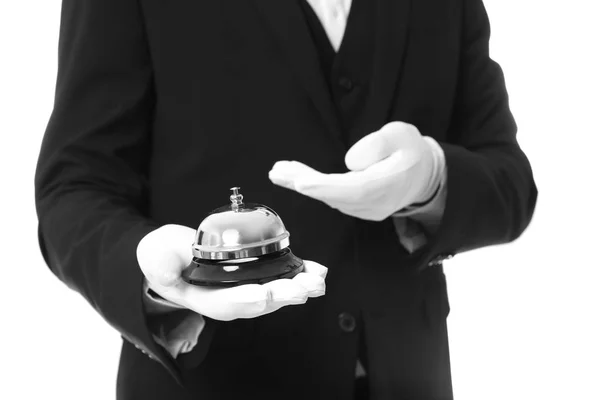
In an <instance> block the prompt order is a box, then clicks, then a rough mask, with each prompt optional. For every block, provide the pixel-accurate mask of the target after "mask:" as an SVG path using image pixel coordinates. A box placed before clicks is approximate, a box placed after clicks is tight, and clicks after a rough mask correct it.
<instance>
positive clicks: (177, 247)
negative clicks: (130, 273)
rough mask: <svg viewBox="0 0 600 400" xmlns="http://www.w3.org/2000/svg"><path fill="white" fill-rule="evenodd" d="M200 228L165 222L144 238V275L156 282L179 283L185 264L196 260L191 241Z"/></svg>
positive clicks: (140, 258)
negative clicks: (196, 229) (195, 228)
mask: <svg viewBox="0 0 600 400" xmlns="http://www.w3.org/2000/svg"><path fill="white" fill-rule="evenodd" d="M195 235H196V231H195V230H194V229H191V228H188V227H186V226H181V225H165V226H163V227H161V228H159V229H157V230H155V231H153V232H150V233H149V234H148V235H147V236H146V237H144V238H143V239H142V241H140V244H139V245H138V248H137V258H138V262H139V264H140V267H141V269H142V271H143V272H144V275H145V276H146V277H147V278H148V280H149V281H151V282H152V283H154V284H158V285H160V286H164V287H170V286H173V285H175V284H177V283H178V281H179V279H180V277H181V271H182V270H183V268H185V267H186V266H188V265H189V263H190V261H191V260H192V256H193V255H192V251H191V247H190V244H191V243H193V241H194V237H195Z"/></svg>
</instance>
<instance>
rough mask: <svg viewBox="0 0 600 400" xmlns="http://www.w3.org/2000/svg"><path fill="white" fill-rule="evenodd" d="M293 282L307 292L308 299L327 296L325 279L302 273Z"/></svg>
mask: <svg viewBox="0 0 600 400" xmlns="http://www.w3.org/2000/svg"><path fill="white" fill-rule="evenodd" d="M292 280H293V281H294V282H295V283H297V284H298V285H300V286H302V287H303V288H304V289H305V290H306V293H307V294H308V297H319V296H323V295H324V294H325V279H323V278H322V277H320V276H319V275H315V274H309V273H306V272H301V273H299V274H298V275H296V276H295V277H293V278H292Z"/></svg>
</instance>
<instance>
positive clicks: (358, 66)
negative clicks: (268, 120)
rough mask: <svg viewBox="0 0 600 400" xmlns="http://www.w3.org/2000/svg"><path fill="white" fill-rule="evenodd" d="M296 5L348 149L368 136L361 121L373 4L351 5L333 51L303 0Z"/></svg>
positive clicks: (369, 60)
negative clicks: (299, 7) (319, 64)
mask: <svg viewBox="0 0 600 400" xmlns="http://www.w3.org/2000/svg"><path fill="white" fill-rule="evenodd" d="M299 2H300V4H301V6H302V10H303V12H304V16H305V18H306V21H307V24H308V26H309V28H310V31H311V36H312V38H313V41H314V45H315V47H316V49H317V52H318V54H319V58H320V61H321V67H322V70H323V76H324V77H325V78H326V80H327V84H328V87H329V92H330V96H331V98H332V100H333V103H334V105H335V107H336V111H337V116H338V119H339V122H340V126H341V127H342V133H343V139H344V141H345V144H346V145H347V146H348V147H349V146H350V145H351V144H352V143H354V142H356V141H357V140H358V139H360V138H361V137H362V136H364V135H365V134H366V133H368V132H365V131H364V129H365V128H364V120H363V118H364V112H365V107H364V105H365V101H366V98H367V89H368V84H369V82H370V80H371V74H372V66H373V50H374V48H375V46H374V42H375V23H374V22H375V11H376V8H375V5H376V4H375V2H373V1H368V0H354V1H353V2H352V7H351V10H350V13H349V15H348V17H347V23H346V30H345V32H344V37H343V40H342V43H341V45H340V47H339V49H338V51H337V52H336V51H335V49H334V48H333V46H332V44H331V42H330V40H329V38H328V37H327V33H326V32H325V29H324V28H323V24H322V23H321V21H320V20H319V18H318V17H317V15H316V14H315V12H314V10H313V9H312V7H311V6H310V5H309V4H308V3H307V1H306V0H300V1H299Z"/></svg>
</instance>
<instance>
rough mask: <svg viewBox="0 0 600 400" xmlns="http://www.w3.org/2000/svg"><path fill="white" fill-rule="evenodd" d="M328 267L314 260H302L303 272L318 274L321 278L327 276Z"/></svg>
mask: <svg viewBox="0 0 600 400" xmlns="http://www.w3.org/2000/svg"><path fill="white" fill-rule="evenodd" d="M328 271H329V269H328V268H327V267H325V266H324V265H321V264H319V263H318V262H315V261H310V260H304V273H307V274H311V275H318V276H320V277H321V278H323V279H325V278H327V272H328Z"/></svg>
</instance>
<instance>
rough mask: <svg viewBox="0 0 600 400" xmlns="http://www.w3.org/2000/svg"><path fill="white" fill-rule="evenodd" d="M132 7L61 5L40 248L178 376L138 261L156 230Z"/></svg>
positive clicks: (43, 158)
mask: <svg viewBox="0 0 600 400" xmlns="http://www.w3.org/2000/svg"><path fill="white" fill-rule="evenodd" d="M138 7H139V6H138V4H137V1H136V0H63V3H62V13H61V25H60V38H59V57H58V76H57V84H56V94H55V104H54V109H53V112H52V115H51V117H50V121H49V123H48V126H47V129H46V132H45V136H44V139H43V142H42V146H41V152H40V155H39V160H38V165H37V170H36V176H35V197H36V209H37V213H38V219H39V241H40V247H41V249H42V254H43V256H44V259H45V260H46V262H47V264H48V265H49V267H50V268H51V270H52V271H53V272H54V274H56V275H57V276H58V277H59V278H60V279H61V280H62V281H63V282H65V283H66V284H67V285H68V286H69V287H71V288H72V289H74V290H76V291H77V292H79V293H80V294H82V295H83V296H84V297H85V298H86V299H87V301H88V302H89V303H90V304H91V305H92V306H93V307H94V308H95V309H96V311H97V312H99V313H100V314H101V315H102V317H103V318H104V319H105V320H106V321H107V322H108V323H109V324H111V325H112V326H113V327H114V328H116V329H117V330H118V331H119V332H120V333H121V335H122V336H123V338H125V339H126V340H128V341H130V342H131V343H133V344H134V345H135V346H136V347H137V348H138V349H140V350H141V351H143V352H144V353H145V354H147V355H148V356H149V357H150V358H152V359H154V360H158V361H160V362H161V363H162V364H163V365H164V366H165V367H167V368H168V369H169V371H170V372H171V374H173V376H174V377H175V378H178V366H177V364H176V363H175V361H174V360H173V359H172V358H171V357H170V356H169V355H168V354H167V352H166V351H165V350H164V349H163V348H162V347H160V346H158V345H157V344H156V343H155V342H154V340H153V339H152V335H151V333H150V331H149V329H148V324H147V320H146V315H145V313H144V307H143V302H142V296H143V294H142V287H143V275H142V273H141V271H140V268H139V266H138V263H137V258H136V248H137V245H138V243H139V241H140V240H141V239H142V238H143V237H144V236H145V235H146V234H148V233H149V232H150V231H152V230H153V229H156V228H157V227H158V226H159V225H158V224H157V223H156V222H154V221H152V220H151V219H150V218H148V214H147V213H148V204H147V198H148V193H147V192H148V188H147V172H148V171H147V169H148V156H149V154H150V153H151V140H150V129H151V126H150V125H151V120H152V111H153V103H154V93H153V73H152V68H151V62H150V56H149V51H148V48H147V43H146V41H145V35H144V29H143V25H142V19H141V16H140V10H139V8H138ZM210 330H211V327H209V326H207V329H206V330H205V331H206V332H204V333H205V334H206V335H209V333H210V332H209V331H210ZM203 336H205V335H203ZM205 342H206V340H205V341H204V342H203V344H205V345H208V344H207V343H205ZM198 347H200V348H202V347H203V346H198Z"/></svg>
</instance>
